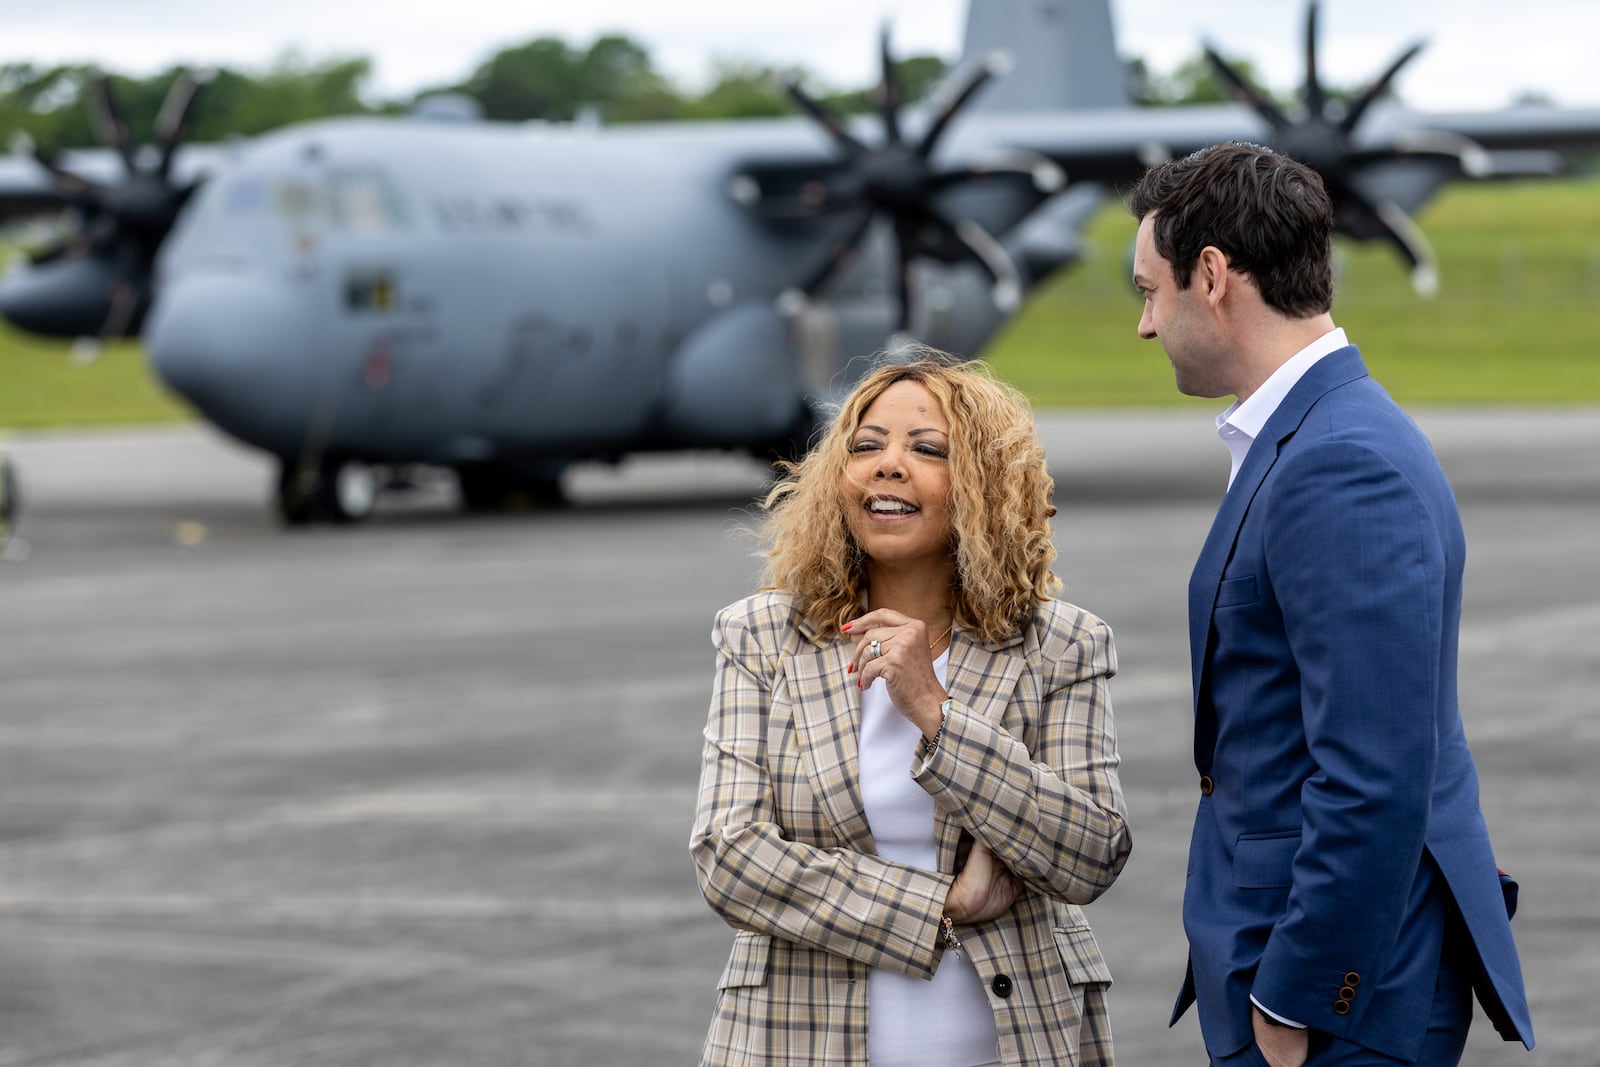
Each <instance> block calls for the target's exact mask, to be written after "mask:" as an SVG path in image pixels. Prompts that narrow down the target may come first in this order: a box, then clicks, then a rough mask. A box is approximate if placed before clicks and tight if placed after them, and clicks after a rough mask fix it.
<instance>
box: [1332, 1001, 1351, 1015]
mask: <svg viewBox="0 0 1600 1067" xmlns="http://www.w3.org/2000/svg"><path fill="white" fill-rule="evenodd" d="M1333 1013H1334V1014H1335V1015H1349V1014H1350V1002H1349V1001H1348V1000H1336V1001H1334V1002H1333Z"/></svg>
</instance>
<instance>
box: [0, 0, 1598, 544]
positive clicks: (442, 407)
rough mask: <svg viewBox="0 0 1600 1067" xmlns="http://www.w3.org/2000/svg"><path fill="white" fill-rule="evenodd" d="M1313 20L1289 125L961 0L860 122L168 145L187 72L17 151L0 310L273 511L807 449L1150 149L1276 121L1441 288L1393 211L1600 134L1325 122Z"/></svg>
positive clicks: (372, 127)
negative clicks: (64, 149) (38, 221)
mask: <svg viewBox="0 0 1600 1067" xmlns="http://www.w3.org/2000/svg"><path fill="white" fill-rule="evenodd" d="M1315 20H1316V9H1315V5H1313V6H1312V7H1311V8H1310V15H1309V18H1308V21H1307V27H1308V29H1307V35H1306V59H1305V62H1306V71H1307V76H1306V82H1305V89H1304V104H1305V114H1304V115H1303V116H1301V115H1295V114H1292V113H1285V112H1283V111H1281V110H1280V109H1278V108H1277V107H1275V106H1273V105H1272V104H1271V103H1270V102H1268V101H1266V100H1264V99H1262V98H1261V97H1259V96H1258V95H1256V94H1255V93H1254V92H1253V90H1250V89H1249V87H1248V86H1247V85H1246V84H1245V83H1244V81H1243V79H1241V78H1238V77H1237V76H1235V75H1233V73H1232V71H1231V69H1230V68H1229V67H1228V66H1227V64H1226V63H1225V62H1224V61H1222V60H1221V58H1220V57H1214V62H1216V63H1217V65H1218V68H1219V70H1220V71H1221V72H1222V74H1223V76H1224V77H1225V78H1227V79H1228V80H1229V81H1230V82H1232V83H1234V84H1235V86H1236V88H1237V90H1238V91H1239V92H1240V93H1241V95H1243V96H1244V97H1245V98H1246V100H1247V105H1248V106H1238V105H1226V106H1217V107H1197V108H1183V109H1171V108H1169V109H1140V108H1134V107H1131V106H1130V105H1129V101H1128V96H1127V93H1126V88H1125V82H1124V72H1123V66H1122V63H1121V60H1120V59H1119V57H1118V54H1117V51H1116V47H1115V42H1114V39H1113V36H1112V26H1111V14H1110V10H1109V3H1108V0H984V2H982V3H973V4H972V5H971V6H970V9H969V13H968V24H967V30H966V37H965V44H964V54H963V62H962V64H961V65H960V66H959V67H958V68H957V70H956V71H955V73H954V74H953V75H952V76H951V78H950V80H949V81H948V82H947V83H946V85H945V86H943V87H942V89H941V90H940V92H939V93H938V94H936V96H935V98H934V99H933V100H932V101H930V102H929V103H928V104H926V105H923V106H918V107H905V106H902V102H901V101H900V99H899V92H898V86H897V84H896V80H895V76H894V68H893V63H892V61H891V56H890V51H889V44H888V38H887V34H885V37H884V39H883V41H882V42H881V44H880V58H881V62H882V78H881V83H880V86H879V103H880V110H879V114H878V115H877V116H875V117H873V118H871V119H863V120H860V121H851V122H846V121H844V120H841V119H840V118H838V117H836V116H835V115H833V114H831V113H830V112H829V111H828V110H827V109H826V108H824V107H823V106H822V105H821V104H819V103H818V102H817V101H815V100H814V99H812V98H811V97H810V96H809V95H808V94H807V93H806V92H805V91H804V90H803V89H801V88H800V87H799V86H793V87H791V95H792V96H793V98H794V100H795V102H796V104H797V106H798V107H799V108H800V109H801V110H802V111H804V112H805V113H806V114H805V115H804V116H802V117H799V118H796V119H792V120H763V121H743V122H717V123H702V124H688V123H684V124H671V125H640V126H622V127H611V128H593V129H590V128H581V127H569V126H547V125H513V124H502V123H486V122H480V121H474V120H472V119H471V118H462V117H461V116H460V115H459V113H458V112H457V113H449V112H451V111H452V109H451V108H450V107H449V106H448V102H445V103H444V104H441V105H437V108H438V110H439V111H443V112H447V113H445V114H440V113H435V114H432V115H427V114H424V115H419V116H414V117H410V118H404V119H346V120H334V121H326V122H317V123H308V124H304V125H296V126H291V127H286V128H284V129H282V130H279V131H277V132H275V133H272V134H269V135H266V136H263V137H260V138H258V139H255V140H253V141H251V142H249V143H247V144H244V145H242V146H241V147H239V148H237V149H236V150H233V151H231V152H229V151H226V150H218V149H211V150H210V152H209V154H204V155H203V154H202V149H201V148H200V147H192V148H191V147H187V146H184V145H182V143H181V142H182V131H183V126H184V121H185V116H186V115H187V114H188V111H189V107H190V105H191V104H192V101H193V99H194V93H195V92H196V91H198V86H197V85H196V84H195V83H193V82H192V81H189V80H185V81H183V82H180V84H179V85H178V86H177V87H176V88H175V89H174V95H173V98H172V99H171V100H170V101H169V105H170V106H169V107H168V108H167V109H166V111H165V112H164V114H163V117H162V122H161V123H160V126H159V136H158V141H159V143H158V144H157V145H155V146H153V148H150V149H148V150H143V151H141V150H139V149H137V148H135V147H134V146H132V145H130V144H129V143H128V141H127V138H126V134H125V126H124V125H122V124H121V123H120V122H119V121H118V118H117V115H116V111H115V106H114V102H113V101H112V100H111V98H110V95H109V94H108V93H105V92H104V91H103V90H102V92H101V94H100V97H99V98H98V99H97V101H96V107H97V110H98V111H99V112H100V113H101V122H100V125H101V127H102V128H104V129H105V130H106V134H105V136H106V139H107V140H108V143H110V144H111V146H112V147H113V149H114V150H115V153H114V156H113V157H111V159H110V160H109V164H110V166H109V167H108V160H107V159H106V157H105V156H104V155H103V154H102V155H101V156H98V157H96V156H93V155H85V156H82V157H75V158H62V159H53V158H39V159H36V160H23V161H14V162H13V163H12V164H10V169H0V209H5V208H14V209H20V208H21V207H24V206H36V204H37V203H38V202H41V201H49V200H50V199H51V198H52V197H54V198H55V200H57V201H63V200H64V201H66V202H68V203H70V204H72V205H74V206H75V207H76V209H77V215H78V217H79V218H80V219H81V226H80V228H79V229H78V230H76V231H75V232H73V233H71V234H69V236H68V237H66V238H65V239H63V240H62V241H61V242H60V243H58V244H57V245H55V246H53V247H51V248H48V249H46V250H45V251H44V252H42V253H40V254H38V255H37V256H35V257H34V258H33V259H32V260H31V261H27V262H24V263H22V264H21V265H19V266H17V267H15V268H14V269H13V270H12V272H11V273H10V274H9V275H8V276H7V277H6V279H5V280H4V282H3V284H0V312H3V313H4V314H5V315H6V317H7V318H8V319H10V320H11V321H12V322H13V323H16V324H18V325H20V326H22V327H23V328H25V329H32V330H36V331H39V332H43V333H54V334H61V335H74V334H83V333H89V334H102V335H107V334H109V335H118V334H133V333H138V334H139V335H140V336H142V338H143V340H144V342H145V347H146V350H147V353H148V356H149V359H150V360H151V363H152V365H153V366H154V368H155V370H156V372H157V373H158V374H159V375H160V377H161V378H162V379H163V381H165V382H166V383H167V384H168V385H169V386H170V387H171V388H172V389H174V390H175V391H176V392H178V393H179V394H181V395H182V396H184V397H185V398H187V400H188V401H189V402H190V403H192V404H193V405H194V407H195V408H196V409H197V410H198V411H199V412H200V413H201V414H203V415H204V416H205V417H206V418H207V419H209V420H211V421H212V422H214V423H215V424H216V425H218V426H219V427H221V428H222V429H223V430H225V431H227V432H228V433H230V434H232V435H234V436H235V437H237V438H239V439H240V440H242V441H245V442H247V443H249V444H251V445H254V446H256V447H258V448H261V449H264V450H266V451H267V452H269V453H271V454H272V455H274V456H276V457H277V458H278V460H279V464H280V469H281V477H280V479H279V484H278V490H277V505H278V509H279V511H280V512H281V514H282V515H283V516H284V517H285V519H287V520H288V521H290V522H302V521H308V520H312V519H328V520H333V521H349V520H354V519H359V518H362V517H364V516H365V515H366V514H368V513H369V512H370V511H371V509H372V507H373V504H374V500H375V498H376V495H377V491H378V489H379V487H380V486H381V485H382V484H383V483H382V481H381V480H380V472H381V471H382V470H384V469H391V468H395V467H397V466H401V465H407V464H429V465H438V466H443V467H447V468H450V469H452V470H453V471H454V472H455V473H456V475H457V477H458V479H459V483H460V486H461V496H462V500H463V502H464V503H465V504H466V505H467V506H468V507H471V508H485V507H493V506H498V505H500V504H502V503H503V502H504V501H505V500H507V499H509V498H512V497H515V496H519V495H520V496H522V497H524V498H527V497H531V498H534V499H539V500H556V499H559V496H560V478H561V472H562V470H563V469H564V468H565V467H567V466H568V465H570V464H571V463H573V462H576V461H580V460H589V459H597V458H598V459H613V458H617V457H620V456H623V455H626V454H629V453H635V452H644V451H651V450H663V449H707V448H717V449H736V450H745V451H749V452H751V453H753V454H756V455H769V454H772V453H787V452H792V451H795V450H797V449H799V448H802V447H803V446H804V443H805V442H806V440H807V438H808V437H809V435H810V433H811V430H812V427H813V425H814V423H815V420H816V418H817V413H818V411H819V405H821V404H824V403H826V402H827V401H828V400H830V399H831V398H833V397H835V396H836V395H837V394H838V393H839V392H840V391H841V390H843V389H845V388H847V387H848V386H849V385H850V383H851V381H852V379H853V377H854V374H855V373H858V372H859V370H860V369H861V363H860V360H859V357H862V356H865V355H868V354H870V353H873V352H875V351H878V350H881V349H882V348H883V347H884V346H885V345H886V343H888V342H889V340H890V339H891V338H893V337H895V336H896V335H910V336H912V337H915V338H917V339H920V340H922V341H924V342H926V343H928V344H931V345H934V346H936V347H939V348H943V349H947V350H949V351H952V352H955V353H958V354H962V355H975V354H977V353H979V352H980V351H981V349H982V347H983V345H984V343H985V342H986V341H987V340H988V339H989V337H990V336H992V335H993V334H994V332H995V331H996V330H997V329H998V328H999V327H1000V326H1001V325H1002V324H1003V323H1004V322H1005V321H1006V319H1007V318H1008V316H1009V315H1010V314H1012V313H1013V312H1014V311H1015V310H1016V309H1017V307H1018V306H1019V304H1020V302H1021V301H1022V299H1023V298H1025V296H1026V294H1027V293H1028V291H1029V290H1031V289H1032V288H1033V287H1034V286H1036V285H1037V284H1038V283H1039V282H1040V281H1042V280H1043V279H1045V278H1046V277H1048V276H1049V275H1050V274H1051V273H1052V272H1054V271H1056V270H1058V269H1060V268H1061V267H1063V266H1065V265H1067V264H1069V263H1071V262H1072V261H1073V259H1074V258H1075V257H1076V255H1077V254H1078V244H1077V241H1078V234H1079V231H1080V229H1081V227H1082V225H1083V224H1084V222H1085V221H1086V220H1087V218H1088V217H1089V216H1090V215H1091V214H1092V213H1093V212H1094V211H1095V210H1097V209H1098V207H1099V206H1100V205H1101V204H1102V202H1103V200H1104V199H1105V198H1106V196H1107V192H1108V187H1109V186H1115V185H1117V184H1120V183H1125V182H1128V181H1129V180H1131V179H1132V178H1134V177H1136V176H1137V175H1138V174H1139V173H1140V172H1141V171H1142V169H1143V168H1144V167H1145V166H1147V165H1148V164H1149V163H1150V162H1152V161H1154V160H1157V159H1160V158H1166V157H1169V156H1173V155H1178V154H1183V153H1187V152H1190V151H1193V150H1195V149H1197V148H1200V147H1203V146H1205V145H1208V144H1213V143H1216V142H1219V141H1226V140H1233V139H1244V140H1255V141H1270V142H1273V143H1275V144H1278V145H1280V146H1282V147H1283V148H1284V149H1285V150H1286V151H1289V152H1291V153H1293V154H1296V155H1298V156H1300V157H1301V158H1304V159H1305V160H1306V161H1307V162H1309V163H1311V164H1313V165H1315V166H1317V167H1318V168H1319V169H1320V170H1321V171H1322V172H1323V174H1324V175H1325V176H1326V177H1327V178H1328V182H1329V185H1330V188H1331V189H1332V191H1333V192H1334V194H1335V196H1336V197H1337V198H1338V203H1339V210H1340V222H1341V225H1342V227H1343V228H1344V229H1345V230H1346V231H1347V232H1348V233H1350V234H1352V235H1354V236H1356V237H1360V238H1369V239H1370V238H1377V239H1381V240H1386V241H1388V242H1389V243H1391V244H1392V245H1393V246H1394V247H1395V248H1396V249H1398V250H1399V251H1400V253H1401V254H1402V255H1403V256H1404V257H1405V258H1406V260H1407V261H1408V263H1410V264H1411V266H1412V267H1413V271H1414V277H1415V278H1416V280H1417V283H1418V285H1419V287H1422V288H1426V287H1427V286H1428V285H1430V284H1431V283H1432V279H1431V273H1430V272H1431V266H1432V258H1431V255H1430V254H1429V253H1428V251H1427V245H1426V242H1425V240H1424V239H1423V238H1422V237H1421V235H1420V234H1419V233H1418V232H1417V229H1416V227H1415V226H1414V225H1413V224H1412V223H1411V220H1410V216H1409V212H1410V211H1412V210H1415V208H1416V207H1417V206H1418V205H1420V204H1421V203H1423V202H1424V201H1425V200H1426V199H1427V198H1428V197H1429V196H1430V195H1431V194H1432V193H1433V192H1434V191H1436V190H1437V189H1438V188H1439V187H1440V186H1442V185H1443V184H1444V183H1445V182H1447V181H1450V180H1452V179H1454V178H1458V177H1462V176H1480V175H1492V174H1496V173H1502V174H1503V173H1527V172H1540V173H1542V172H1546V171H1549V170H1552V169H1554V167H1555V165H1556V164H1557V163H1558V162H1559V158H1558V157H1556V156H1555V155H1553V153H1555V152H1557V151H1559V150H1564V149H1569V148H1573V147H1583V146H1592V145H1595V144H1597V143H1600V111H1587V112H1585V111H1570V110H1561V109H1555V108H1526V109H1519V110H1518V111H1516V112H1515V113H1504V112H1496V113H1479V114H1473V113H1461V114H1438V113H1432V114H1422V113H1417V112H1412V111H1407V110H1405V109H1402V108H1399V107H1397V106H1394V105H1392V104H1391V103H1389V102H1387V101H1384V100H1382V99H1381V97H1383V96H1384V94H1385V92H1386V90H1387V88H1388V86H1389V84H1390V83H1391V81H1392V80H1393V78H1394V77H1395V75H1396V74H1397V73H1398V71H1399V70H1400V68H1401V67H1402V66H1403V65H1404V63H1405V62H1406V61H1407V60H1408V59H1409V58H1410V56H1411V55H1413V54H1415V49H1413V50H1412V51H1411V52H1408V53H1406V54H1405V55H1403V56H1402V57H1401V58H1400V59H1399V60H1398V61H1396V62H1395V63H1394V64H1392V65H1391V67H1390V68H1389V69H1388V70H1386V71H1385V72H1383V73H1382V74H1381V75H1380V76H1379V77H1378V78H1377V79H1376V80H1375V81H1374V83H1373V84H1372V85H1371V86H1370V87H1369V89H1368V90H1367V92H1366V93H1365V94H1364V95H1362V96H1361V97H1359V98H1358V99H1357V100H1356V101H1355V102H1354V103H1353V104H1351V105H1350V106H1349V108H1348V109H1347V110H1346V111H1345V112H1344V114H1343V115H1342V116H1335V115H1334V114H1333V113H1332V112H1331V110H1330V109H1329V108H1328V107H1327V104H1326V94H1324V93H1323V91H1322V88H1321V85H1320V83H1319V82H1318V80H1317V76H1316V73H1315V70H1316V68H1315V59H1316V30H1315V27H1316V21H1315ZM1002 74H1003V75H1004V76H1003V77H1001V76H1000V75H1002ZM96 167H98V168H100V169H98V170H96V169H94V168H96ZM19 168H28V169H26V170H19ZM202 179H203V184H202Z"/></svg>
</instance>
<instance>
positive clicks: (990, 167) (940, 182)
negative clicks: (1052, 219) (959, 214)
mask: <svg viewBox="0 0 1600 1067" xmlns="http://www.w3.org/2000/svg"><path fill="white" fill-rule="evenodd" d="M997 175H1008V176H1009V175H1021V176H1023V177H1026V178H1027V179H1028V180H1029V181H1031V182H1033V187H1034V189H1035V190H1036V191H1038V192H1039V193H1041V194H1043V195H1045V196H1050V195H1052V194H1054V193H1059V192H1060V191H1061V190H1062V189H1064V188H1066V185H1067V172H1066V171H1064V170H1062V169H1061V167H1060V166H1059V165H1058V164H1057V163H1056V161H1055V160H1053V159H1051V158H1049V157H1048V156H1042V155H1040V154H1039V153H1037V152H1027V151H1023V150H1020V149H1018V150H1015V151H1009V152H997V153H995V154H993V155H990V156H986V157H984V158H982V159H980V160H978V162H976V163H973V164H971V165H970V166H966V167H960V168H957V169H955V170H945V171H940V172H939V173H937V174H934V175H932V176H931V177H930V178H929V179H928V183H927V187H928V188H929V189H930V190H935V191H936V190H939V189H944V188H946V187H948V186H951V185H959V184H960V183H962V182H965V181H981V180H982V179H984V178H991V177H995V176H997Z"/></svg>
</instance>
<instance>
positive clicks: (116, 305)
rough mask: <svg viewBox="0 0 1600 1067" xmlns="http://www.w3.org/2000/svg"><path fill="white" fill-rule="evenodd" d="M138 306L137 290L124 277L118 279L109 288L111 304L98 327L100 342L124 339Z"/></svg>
mask: <svg viewBox="0 0 1600 1067" xmlns="http://www.w3.org/2000/svg"><path fill="white" fill-rule="evenodd" d="M138 306H139V293H138V290H137V288H136V287H135V286H134V284H133V282H131V281H129V280H128V279H127V278H126V277H119V278H118V279H117V280H116V281H115V282H114V283H113V284H112V286H111V303H110V306H109V307H108V308H107V309H106V319H105V322H103V323H101V325H100V342H101V343H102V344H104V343H105V342H107V341H115V340H117V339H118V338H121V337H126V336H127V335H128V328H129V327H130V326H131V325H133V316H134V312H135V311H136V310H137V309H138Z"/></svg>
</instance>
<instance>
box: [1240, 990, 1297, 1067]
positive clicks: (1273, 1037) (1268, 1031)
mask: <svg viewBox="0 0 1600 1067" xmlns="http://www.w3.org/2000/svg"><path fill="white" fill-rule="evenodd" d="M1250 1026H1251V1028H1252V1029H1253V1030H1255V1032H1256V1048H1258V1049H1260V1050H1261V1058H1262V1059H1264V1060H1266V1061H1267V1067H1300V1065H1301V1064H1303V1063H1305V1062H1306V1053H1307V1051H1308V1048H1307V1047H1308V1046H1309V1044H1310V1042H1311V1035H1310V1033H1309V1032H1308V1031H1305V1030H1297V1029H1295V1028H1294V1027H1292V1026H1279V1025H1276V1024H1274V1023H1272V1022H1270V1021H1269V1020H1268V1019H1267V1017H1266V1016H1265V1015H1263V1014H1261V1009H1260V1008H1258V1007H1256V1006H1255V1005H1253V1004H1252V1005H1251V1006H1250Z"/></svg>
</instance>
